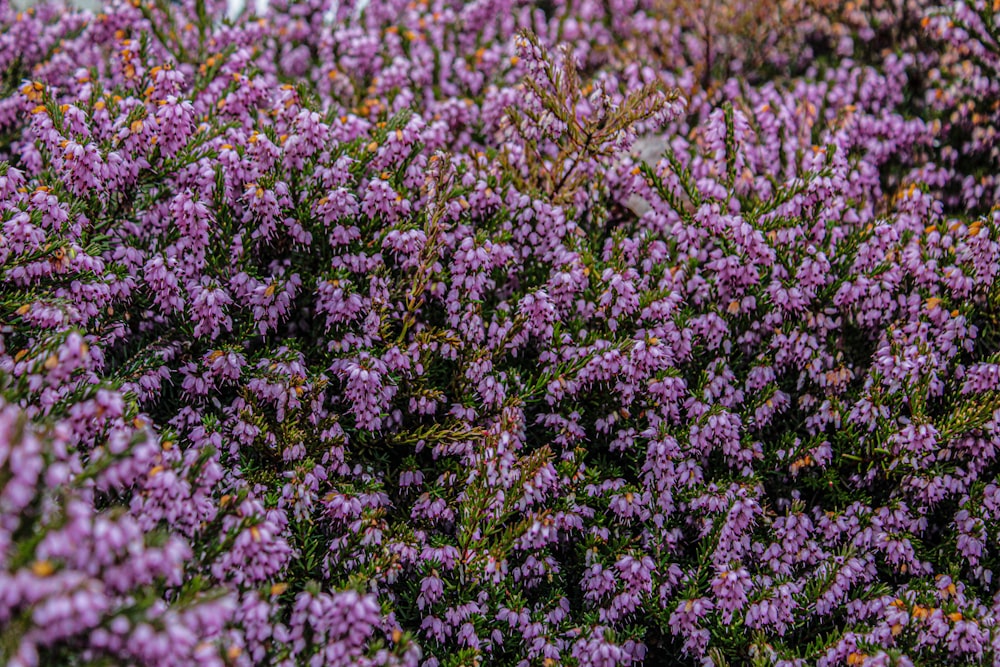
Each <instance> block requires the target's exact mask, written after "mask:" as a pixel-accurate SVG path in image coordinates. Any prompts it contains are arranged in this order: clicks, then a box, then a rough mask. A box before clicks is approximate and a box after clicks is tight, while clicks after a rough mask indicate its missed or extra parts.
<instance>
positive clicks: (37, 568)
mask: <svg viewBox="0 0 1000 667" xmlns="http://www.w3.org/2000/svg"><path fill="white" fill-rule="evenodd" d="M55 571H56V568H55V567H53V565H52V563H50V562H49V561H47V560H36V561H35V562H34V563H32V564H31V572H32V573H33V574H34V575H35V576H36V577H48V576H51V575H52V573H53V572H55Z"/></svg>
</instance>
